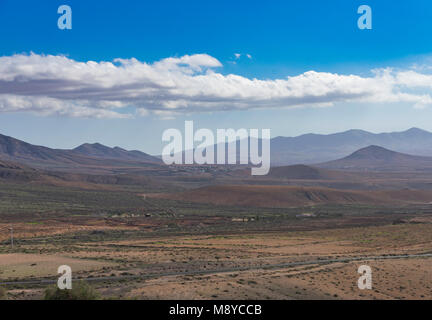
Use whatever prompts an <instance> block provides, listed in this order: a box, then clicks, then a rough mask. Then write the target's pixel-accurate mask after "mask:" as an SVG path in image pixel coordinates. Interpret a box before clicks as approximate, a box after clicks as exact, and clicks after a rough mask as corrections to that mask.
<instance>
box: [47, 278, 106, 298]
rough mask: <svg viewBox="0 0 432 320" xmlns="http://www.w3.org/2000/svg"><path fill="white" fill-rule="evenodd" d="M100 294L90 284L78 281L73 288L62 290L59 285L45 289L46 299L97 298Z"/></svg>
mask: <svg viewBox="0 0 432 320" xmlns="http://www.w3.org/2000/svg"><path fill="white" fill-rule="evenodd" d="M97 299H99V295H98V293H97V292H96V290H94V289H93V288H92V287H91V286H90V285H89V284H87V283H85V282H82V281H81V282H77V283H74V284H73V285H72V289H71V290H60V289H59V288H58V287H57V286H50V287H48V288H46V289H45V300H97Z"/></svg>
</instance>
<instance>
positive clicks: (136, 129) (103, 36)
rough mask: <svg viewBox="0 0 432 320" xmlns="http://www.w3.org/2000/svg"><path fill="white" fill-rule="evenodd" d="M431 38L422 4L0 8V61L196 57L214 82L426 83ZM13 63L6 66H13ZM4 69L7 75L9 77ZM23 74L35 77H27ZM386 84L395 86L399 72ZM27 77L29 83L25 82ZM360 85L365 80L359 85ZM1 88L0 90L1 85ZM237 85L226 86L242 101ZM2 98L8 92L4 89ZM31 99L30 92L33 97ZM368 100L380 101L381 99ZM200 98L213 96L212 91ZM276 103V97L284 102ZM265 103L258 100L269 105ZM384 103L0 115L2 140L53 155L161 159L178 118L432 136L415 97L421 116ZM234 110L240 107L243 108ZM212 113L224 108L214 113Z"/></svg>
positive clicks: (214, 124)
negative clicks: (99, 147) (103, 153)
mask: <svg viewBox="0 0 432 320" xmlns="http://www.w3.org/2000/svg"><path fill="white" fill-rule="evenodd" d="M62 4H67V5H69V6H70V7H71V8H72V19H73V29H72V30H59V29H58V28H57V19H58V17H59V14H57V8H58V6H60V5H62ZM362 4H367V5H369V6H371V8H372V12H373V29H372V30H359V29H358V28H357V19H358V17H359V14H357V8H358V7H359V6H360V5H362ZM431 30H432V2H430V1H427V0H423V1H421V0H412V1H392V2H390V1H377V0H375V1H372V0H366V1H348V0H332V1H316V0H313V1H312V0H303V1H297V0H296V1H286V0H285V1H271V3H269V2H264V1H225V0H218V1H202V0H201V1H157V2H156V1H151V2H150V1H74V0H64V1H51V0H44V1H38V2H36V1H13V0H0V39H1V41H0V57H11V56H13V55H14V54H29V53H30V52H34V53H35V54H37V55H53V56H60V55H66V56H67V58H68V59H70V60H72V61H73V62H87V61H90V60H91V61H95V62H97V63H100V62H101V61H113V60H114V59H116V58H122V59H130V58H136V59H137V60H138V61H141V62H145V63H147V64H152V63H154V62H157V61H160V60H162V59H165V58H170V57H174V58H180V57H183V56H185V55H195V54H205V55H208V56H209V57H212V58H214V59H216V60H217V61H218V62H219V63H220V66H214V65H213V66H208V65H205V66H204V68H205V69H207V68H209V69H211V70H212V71H213V72H216V73H218V74H221V75H223V76H227V75H237V76H240V77H242V78H244V79H254V78H257V79H260V80H269V81H271V80H277V79H286V78H287V77H296V76H299V75H301V74H303V73H304V72H307V71H311V70H312V71H314V72H317V73H331V74H337V75H338V76H343V75H347V76H348V75H351V74H354V75H356V76H358V77H361V78H370V77H373V73H371V70H373V69H384V68H389V67H390V68H394V69H395V70H402V71H406V70H413V66H417V67H418V68H420V71H418V70H419V69H415V70H416V72H420V73H421V74H426V75H429V74H430V66H432V55H431V53H432V41H430V32H431ZM236 53H240V54H241V56H240V58H236V56H235V54H236ZM247 54H249V55H250V58H249V57H248V56H247ZM1 63H2V62H0V69H1ZM14 63H15V62H14V61H12V62H11V64H12V65H13V66H15V67H16V64H14ZM179 63H180V62H179ZM42 64H43V62H42ZM181 64H183V62H181ZM5 70H6V71H5V72H10V71H8V70H11V69H7V68H5ZM203 72H204V71H203ZM41 73H43V72H42V71H41ZM403 75H405V74H403ZM6 76H7V74H6V75H4V77H5V79H6V78H7V77H6ZM37 76H39V75H37ZM170 76H171V75H168V77H170ZM29 77H36V76H35V75H34V74H32V75H29ZM57 77H59V76H56V78H55V80H56V81H57V80H58V78H57ZM393 77H394V78H397V79H399V78H400V77H399V74H397V75H393ZM0 78H1V77H0ZM411 78H412V77H410V78H409V79H411ZM7 79H9V78H7ZM17 79H18V77H17ZM38 79H39V78H38ZM53 79H54V78H53ZM68 79H70V78H68ZM314 79H315V78H314ZM314 79H312V80H308V81H315V80H314ZM404 79H407V77H405V78H404ZM30 80H32V81H36V80H35V79H34V78H32V79H30ZM345 80H346V79H343V81H345ZM5 81H6V82H7V81H12V80H10V79H9V80H5ZM13 81H19V80H13ZM137 81H138V80H137ZM341 81H342V80H341ZM359 81H360V82H359V83H363V82H362V80H361V79H360V80H359ZM403 81H404V82H403V84H399V83H398V88H399V87H400V86H406V87H407V88H408V89H407V90H405V91H404V92H403V93H410V94H411V93H415V94H420V95H429V92H430V91H431V90H430V88H426V87H427V86H425V85H422V86H420V88H419V87H418V86H417V84H415V85H413V84H412V82H410V83H409V85H406V81H408V80H403ZM410 81H411V80H410ZM416 81H417V80H416ZM356 83H357V82H356ZM3 84H4V83H1V82H0V86H1V85H3ZM15 84H16V83H15ZM372 84H373V82H372ZM348 85H349V84H348ZM367 85H368V84H365V86H367ZM241 88H243V87H240V89H238V88H235V89H236V90H237V89H238V90H240V91H239V92H240V94H241ZM344 88H345V87H344ZM392 88H393V87H392ZM0 89H1V88H0ZM387 89H388V88H385V89H383V90H384V91H385V90H387ZM178 90H180V89H178ZM233 90H234V88H233ZM338 90H339V89H338ZM365 90H366V89H365ZM239 92H237V93H235V92H234V93H233V95H234V96H235V94H239ZM266 92H267V91H266ZM362 92H363V91H362ZM1 93H3V94H8V93H9V92H7V90H3V91H1V92H0V95H1ZM11 93H12V94H14V95H16V94H17V92H11ZM332 94H334V93H332ZM350 94H351V93H350ZM371 94H374V95H375V93H371ZM19 95H20V97H21V96H22V94H21V93H19ZM34 95H35V93H34V92H33V93H32V97H33V96H34ZM47 95H48V93H47ZM192 95H193V94H192ZM378 95H379V96H381V92H379V94H377V96H378ZM209 96H211V97H212V99H213V98H214V99H218V97H214V94H213V91H212V93H211V94H210V93H209ZM308 97H309V98H310V96H308ZM50 98H52V97H51V96H50ZM56 98H57V97H56ZM189 98H190V99H191V101H189V102H190V103H197V104H199V102H197V101H196V100H194V98H195V97H189ZM223 98H224V99H225V98H226V97H223ZM231 98H232V97H231ZM281 98H283V99H286V97H285V96H284V97H281ZM74 99H76V96H74ZM121 99H123V98H121ZM146 99H148V97H146V98H145V99H144V100H140V105H141V107H142V108H144V109H146V103H147V101H148V100H146ZM245 99H246V98H245ZM247 99H251V101H252V100H254V99H255V100H256V97H255V96H253V94H251V95H250V97H247ZM356 99H357V98H356ZM392 99H394V101H393V100H392ZM264 100H265V102H268V101H269V98H268V97H266V98H265V99H264ZM389 100H392V101H389V102H386V101H384V102H383V101H381V100H380V98H377V97H375V98H374V99H370V100H367V101H363V100H361V99H357V100H354V101H351V100H349V99H348V100H347V98H346V96H343V98H338V99H337V100H336V101H330V102H332V103H331V105H325V106H322V105H312V106H310V105H303V104H300V105H292V101H291V100H289V101H290V102H289V103H288V102H286V101H287V100H284V102H278V105H277V106H276V107H267V106H266V105H263V108H258V107H257V106H255V107H253V108H252V107H251V108H247V107H244V105H242V106H239V107H238V108H230V107H227V106H226V105H225V103H226V104H229V102H226V101H230V100H226V101H225V102H224V104H217V102H215V103H216V104H217V107H216V108H215V109H214V110H213V109H212V108H207V109H205V112H203V110H201V109H200V108H199V106H197V105H195V104H194V109H193V111H191V112H189V111H188V110H189V109H188V108H190V106H188V107H187V108H183V106H182V107H180V109H178V110H177V111H176V112H175V114H174V115H170V116H169V117H161V116H160V115H157V114H154V113H153V110H155V108H156V109H158V108H162V107H160V106H159V105H157V106H156V105H155V106H152V107H151V108H150V109H149V110H150V111H151V112H150V113H149V114H147V115H145V116H133V117H130V118H128V119H106V118H103V117H102V118H97V119H94V118H91V117H90V118H87V117H74V116H70V114H69V113H56V112H42V113H41V112H38V110H37V109H36V108H35V105H36V104H37V103H35V102H34V101H32V102H31V103H32V104H33V105H32V106H31V107H29V108H27V109H17V110H16V111H15V109H13V108H11V107H10V106H9V107H7V108H5V111H4V112H2V109H1V108H0V132H1V133H3V134H7V135H12V136H14V137H17V138H20V139H23V140H26V141H29V142H32V143H37V144H43V145H47V146H51V147H61V148H71V147H75V146H77V145H79V144H81V143H83V142H96V141H97V142H101V143H104V144H106V145H109V146H115V145H119V146H122V147H125V148H128V149H140V150H143V151H146V152H150V153H153V154H157V153H160V150H161V136H162V132H163V130H165V129H167V128H180V129H181V128H182V126H183V122H184V120H194V121H195V125H196V126H197V127H207V128H211V129H215V128H226V127H233V128H241V127H246V128H270V129H271V130H272V136H278V135H284V136H291V135H298V134H302V133H308V132H316V133H332V132H337V131H342V130H347V129H351V128H360V129H366V130H370V131H374V132H380V131H393V130H404V129H408V128H410V127H413V126H417V127H422V128H424V129H428V130H432V123H431V122H430V121H428V119H431V116H432V106H431V105H430V104H429V102H425V103H423V102H424V101H425V99H424V97H423V100H421V101H420V102H421V103H420V104H421V108H419V107H418V105H419V102H418V101H419V100H418V97H417V98H415V97H411V98H403V99H399V98H398V99H396V98H394V97H391V98H389ZM426 100H427V99H426ZM59 101H61V102H64V101H66V102H68V103H69V102H70V101H71V99H70V98H69V97H67V98H65V97H62V98H61V99H60V100H59ZM122 101H123V100H122ZM128 101H129V100H128ZM200 101H201V100H200ZM308 101H309V100H308ZM93 102H94V101H93V100H92V101H90V102H89V103H90V104H91V103H93ZM189 102H186V103H189ZM213 102H214V101H213ZM321 102H323V103H324V104H325V103H327V102H329V101H327V100H323V101H321ZM29 103H30V102H29ZM158 103H159V102H158ZM161 103H162V102H161ZM163 103H166V101H164V102H163ZM242 103H244V104H245V105H247V103H248V100H245V101H243V102H242ZM284 103H286V106H285V105H283V104H284ZM270 104H271V105H273V102H271V103H270V102H269V105H270ZM415 106H417V107H415ZM91 107H92V106H91ZM134 107H135V106H134V105H133V103H130V102H128V104H127V106H126V107H123V108H121V109H119V110H118V111H116V112H119V113H120V114H124V113H128V112H129V111H130V110H131V109H133V108H134ZM221 108H222V109H223V110H226V111H220V110H221ZM158 110H159V111H160V109H158Z"/></svg>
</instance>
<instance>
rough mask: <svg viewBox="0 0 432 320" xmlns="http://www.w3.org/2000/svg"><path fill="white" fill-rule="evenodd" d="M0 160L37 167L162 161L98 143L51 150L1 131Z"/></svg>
mask: <svg viewBox="0 0 432 320" xmlns="http://www.w3.org/2000/svg"><path fill="white" fill-rule="evenodd" d="M0 160H5V161H12V162H18V163H23V164H26V165H28V166H30V167H36V168H50V169H56V168H65V167H80V166H109V165H128V164H129V163H130V162H135V163H143V164H147V163H160V162H161V160H160V159H158V158H156V157H153V156H151V155H148V154H146V153H144V152H140V151H126V150H124V149H121V148H118V147H116V148H110V147H106V146H103V145H101V144H84V145H81V146H79V147H77V148H75V149H73V150H63V149H51V148H48V147H44V146H36V145H32V144H30V143H27V142H24V141H21V140H18V139H15V138H12V137H9V136H5V135H1V134H0Z"/></svg>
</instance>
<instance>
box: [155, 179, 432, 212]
mask: <svg viewBox="0 0 432 320" xmlns="http://www.w3.org/2000/svg"><path fill="white" fill-rule="evenodd" d="M150 196H151V197H156V198H165V199H173V200H179V201H184V202H198V203H209V204H215V205H235V206H251V207H273V208H287V207H297V206H307V205H316V204H394V203H398V204H401V203H429V202H430V201H431V199H432V191H420V190H402V191H379V192H371V191H356V190H336V189H329V188H319V187H293V186H250V185H235V186H234V185H230V186H210V187H203V188H198V189H194V190H188V191H185V192H179V193H172V194H153V195H150Z"/></svg>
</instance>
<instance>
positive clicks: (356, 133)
mask: <svg viewBox="0 0 432 320" xmlns="http://www.w3.org/2000/svg"><path fill="white" fill-rule="evenodd" d="M370 145H376V146H380V147H383V148H386V149H390V150H393V151H397V152H401V153H407V154H415V155H420V156H432V133H431V132H428V131H425V130H422V129H418V128H411V129H409V130H406V131H402V132H390V133H378V134H375V133H371V132H367V131H364V130H348V131H345V132H340V133H334V134H328V135H322V134H312V133H311V134H304V135H301V136H297V137H276V138H273V139H272V140H271V161H272V165H291V164H314V163H320V162H326V161H331V160H336V159H340V158H342V157H345V156H347V155H349V154H351V153H353V152H355V151H356V150H359V149H361V148H365V147H368V146H370Z"/></svg>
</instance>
